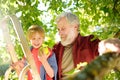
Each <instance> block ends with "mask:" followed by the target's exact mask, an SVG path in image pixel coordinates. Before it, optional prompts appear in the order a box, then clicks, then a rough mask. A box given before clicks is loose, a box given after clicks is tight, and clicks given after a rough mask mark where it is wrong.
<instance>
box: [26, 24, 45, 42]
mask: <svg viewBox="0 0 120 80" xmlns="http://www.w3.org/2000/svg"><path fill="white" fill-rule="evenodd" d="M35 33H39V34H40V35H41V36H42V37H43V38H45V31H44V30H43V28H42V27H40V26H38V25H31V26H30V27H29V28H28V32H27V38H28V40H30V39H31V38H32V36H33V35H34V34H35Z"/></svg>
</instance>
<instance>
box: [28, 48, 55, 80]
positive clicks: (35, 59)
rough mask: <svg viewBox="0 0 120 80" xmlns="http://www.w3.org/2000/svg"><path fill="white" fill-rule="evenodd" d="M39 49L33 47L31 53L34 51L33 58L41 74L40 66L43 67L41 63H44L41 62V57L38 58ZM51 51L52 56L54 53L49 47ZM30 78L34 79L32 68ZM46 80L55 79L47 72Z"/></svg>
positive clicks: (29, 79)
mask: <svg viewBox="0 0 120 80" xmlns="http://www.w3.org/2000/svg"><path fill="white" fill-rule="evenodd" d="M38 51H39V49H38V48H37V49H36V48H32V49H31V53H32V56H33V58H34V61H35V64H36V66H37V70H38V72H39V74H40V67H41V65H42V63H41V62H40V60H39V58H38V54H39V53H38ZM49 52H50V54H49V56H51V55H52V52H51V51H50V49H49ZM28 80H32V74H31V72H30V70H29V71H28ZM46 80H53V79H52V78H50V77H49V76H48V75H47V74H46Z"/></svg>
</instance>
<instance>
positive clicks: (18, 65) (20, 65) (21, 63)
mask: <svg viewBox="0 0 120 80" xmlns="http://www.w3.org/2000/svg"><path fill="white" fill-rule="evenodd" d="M11 66H12V67H13V68H14V69H15V70H16V72H17V74H18V75H19V74H20V72H21V71H22V69H23V67H24V61H23V60H20V61H18V62H15V63H13V64H11Z"/></svg>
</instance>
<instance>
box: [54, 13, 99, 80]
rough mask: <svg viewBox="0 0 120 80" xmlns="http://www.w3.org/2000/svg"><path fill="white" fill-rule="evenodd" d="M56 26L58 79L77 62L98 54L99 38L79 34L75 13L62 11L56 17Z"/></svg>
mask: <svg viewBox="0 0 120 80" xmlns="http://www.w3.org/2000/svg"><path fill="white" fill-rule="evenodd" d="M56 22H57V28H58V32H59V35H60V38H61V41H60V42H59V43H57V44H56V45H54V48H53V51H54V52H55V53H56V58H57V64H58V79H57V80H65V79H66V78H67V77H68V75H69V74H68V73H69V72H70V71H72V70H73V69H75V68H76V67H77V65H78V64H80V63H83V62H87V63H89V62H91V61H92V60H93V59H94V58H95V57H96V56H98V55H99V54H98V42H99V40H98V39H96V40H93V41H91V39H92V38H93V37H94V36H93V35H90V36H81V35H80V33H79V26H80V24H79V23H80V22H79V19H78V17H77V16H76V15H74V14H73V13H70V12H65V13H62V14H61V15H59V16H58V17H57V20H56Z"/></svg>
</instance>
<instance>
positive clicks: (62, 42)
mask: <svg viewBox="0 0 120 80" xmlns="http://www.w3.org/2000/svg"><path fill="white" fill-rule="evenodd" d="M61 44H62V45H63V46H67V45H69V44H71V43H68V42H65V41H61Z"/></svg>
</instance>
